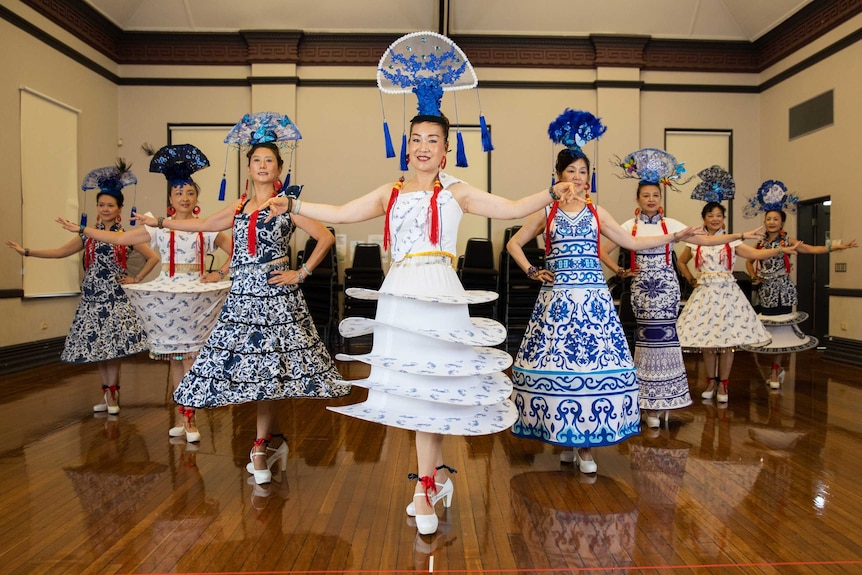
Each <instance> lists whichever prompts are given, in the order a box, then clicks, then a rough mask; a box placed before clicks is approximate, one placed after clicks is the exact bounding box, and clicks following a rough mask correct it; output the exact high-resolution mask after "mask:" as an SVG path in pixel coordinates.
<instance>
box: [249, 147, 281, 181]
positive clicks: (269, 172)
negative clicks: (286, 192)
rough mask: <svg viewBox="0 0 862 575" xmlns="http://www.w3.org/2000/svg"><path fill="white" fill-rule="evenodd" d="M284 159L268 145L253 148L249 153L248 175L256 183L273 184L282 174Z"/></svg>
mask: <svg viewBox="0 0 862 575" xmlns="http://www.w3.org/2000/svg"><path fill="white" fill-rule="evenodd" d="M282 164H283V161H282V160H281V157H280V156H279V155H278V154H277V152H276V150H274V149H272V148H271V147H268V146H259V147H256V148H252V149H251V150H250V151H249V153H248V177H249V179H251V180H252V181H253V182H255V183H256V184H272V183H273V182H274V181H275V180H276V179H277V178H278V176H279V175H280V174H281V166H282Z"/></svg>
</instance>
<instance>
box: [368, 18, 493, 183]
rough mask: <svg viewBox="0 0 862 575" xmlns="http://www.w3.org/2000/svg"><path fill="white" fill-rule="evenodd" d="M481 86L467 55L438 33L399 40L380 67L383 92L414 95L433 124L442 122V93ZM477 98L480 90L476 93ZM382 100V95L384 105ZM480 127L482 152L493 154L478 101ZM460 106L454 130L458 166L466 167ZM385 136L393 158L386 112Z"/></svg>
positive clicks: (403, 143)
mask: <svg viewBox="0 0 862 575" xmlns="http://www.w3.org/2000/svg"><path fill="white" fill-rule="evenodd" d="M478 85H479V80H478V79H477V78H476V72H475V71H474V70H473V65H472V64H470V61H469V60H468V59H467V56H466V55H465V54H464V52H463V51H462V50H461V49H460V48H459V47H458V46H457V45H456V44H455V43H454V42H453V41H452V40H450V39H449V38H447V37H446V36H443V35H442V34H437V33H435V32H414V33H412V34H407V35H406V36H402V37H401V38H399V39H398V40H396V41H395V42H394V43H393V44H392V45H390V46H389V48H387V49H386V52H384V53H383V56H382V57H381V58H380V63H379V64H378V65H377V86H378V87H379V88H380V91H381V93H385V94H408V93H413V94H415V95H416V98H417V100H418V104H419V105H418V111H419V114H418V116H417V117H416V119H422V117H423V116H425V117H427V118H428V119H429V120H431V121H438V122H439V121H440V120H441V113H440V102H441V100H442V99H443V92H450V91H457V90H470V89H472V88H476V87H477V86H478ZM477 98H478V91H477ZM382 103H383V97H382V95H381V106H382ZM479 125H480V127H481V131H482V149H483V150H484V151H486V152H490V151H491V150H493V149H494V146H493V144H492V143H491V133H490V131H489V130H488V125H487V123H486V121H485V116H484V115H482V105H481V102H479ZM458 126H459V124H458V106H457V101H456V105H455V130H456V138H457V154H456V160H457V161H456V164H455V165H457V166H458V167H461V168H466V167H467V155H466V154H465V152H464V139H463V137H462V135H461V131H460V129H459V128H458ZM383 136H384V139H385V141H386V157H387V158H394V157H395V149H394V148H393V146H392V137H391V136H390V134H389V124H388V123H387V122H386V113H385V111H384V114H383ZM400 160H401V171H406V170H407V133H406V129H405V130H403V131H402V134H401V156H400Z"/></svg>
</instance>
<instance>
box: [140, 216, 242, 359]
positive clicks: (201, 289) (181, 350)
mask: <svg viewBox="0 0 862 575" xmlns="http://www.w3.org/2000/svg"><path fill="white" fill-rule="evenodd" d="M146 229H147V232H149V234H150V243H151V245H152V246H153V248H154V249H156V250H158V252H159V254H160V255H161V260H162V273H161V274H159V277H158V278H156V279H155V280H153V281H151V282H146V283H142V284H129V285H127V286H124V288H125V290H126V293H127V294H128V296H129V300H130V301H131V302H132V305H134V306H135V310H136V311H137V313H138V316H139V317H140V318H141V321H143V323H144V328H145V329H146V331H147V336H148V338H149V341H150V357H152V358H153V359H183V358H193V357H195V356H196V355H197V352H198V351H199V350H200V349H201V348H202V347H203V345H204V342H205V341H206V339H207V336H209V334H210V332H211V331H212V329H213V326H214V325H215V322H216V319H217V318H218V311H219V308H220V307H221V306H222V304H223V303H224V299H225V297H226V296H227V292H228V290H229V289H230V282H227V281H222V282H216V283H202V282H201V267H202V266H201V259H202V255H203V256H205V254H206V253H208V252H211V251H213V250H214V246H213V242H214V241H215V238H216V236H217V235H218V234H216V233H215V232H203V233H197V232H175V231H171V230H168V229H158V228H153V227H149V226H147V228H146ZM172 234H173V238H174V263H175V266H174V267H175V269H174V274H173V276H171V273H170V261H171V235H172ZM201 244H203V250H201ZM202 252H203V253H202Z"/></svg>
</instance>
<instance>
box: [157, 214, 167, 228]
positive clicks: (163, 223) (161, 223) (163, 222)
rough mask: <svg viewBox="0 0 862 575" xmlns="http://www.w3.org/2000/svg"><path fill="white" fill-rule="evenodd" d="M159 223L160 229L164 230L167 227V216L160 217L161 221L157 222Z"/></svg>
mask: <svg viewBox="0 0 862 575" xmlns="http://www.w3.org/2000/svg"><path fill="white" fill-rule="evenodd" d="M156 221H157V222H158V224H157V225H158V226H159V229H160V230H161V229H164V227H165V216H159V219H158V220H156Z"/></svg>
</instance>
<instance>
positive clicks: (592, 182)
mask: <svg viewBox="0 0 862 575" xmlns="http://www.w3.org/2000/svg"><path fill="white" fill-rule="evenodd" d="M596 180H597V178H596V171H595V170H593V178H592V179H591V180H590V193H592V194H598V193H599V187H598V186H597V185H596Z"/></svg>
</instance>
